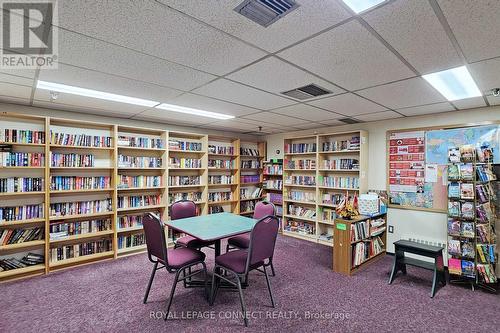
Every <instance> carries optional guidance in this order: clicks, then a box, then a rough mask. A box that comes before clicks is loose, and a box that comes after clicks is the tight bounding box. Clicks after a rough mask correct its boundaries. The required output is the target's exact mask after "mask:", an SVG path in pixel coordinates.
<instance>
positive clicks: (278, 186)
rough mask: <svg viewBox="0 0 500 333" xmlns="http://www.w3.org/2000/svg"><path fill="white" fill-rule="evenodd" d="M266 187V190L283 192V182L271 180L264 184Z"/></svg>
mask: <svg viewBox="0 0 500 333" xmlns="http://www.w3.org/2000/svg"><path fill="white" fill-rule="evenodd" d="M264 186H265V188H266V189H273V190H282V189H283V180H281V179H280V180H276V179H269V180H266V181H265V182H264Z"/></svg>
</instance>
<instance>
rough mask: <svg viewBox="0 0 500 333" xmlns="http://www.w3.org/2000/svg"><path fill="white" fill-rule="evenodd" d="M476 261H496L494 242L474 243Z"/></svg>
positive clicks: (489, 262) (491, 262) (487, 262)
mask: <svg viewBox="0 0 500 333" xmlns="http://www.w3.org/2000/svg"><path fill="white" fill-rule="evenodd" d="M476 250H477V254H478V259H479V260H478V261H479V262H481V263H483V264H494V263H496V244H476Z"/></svg>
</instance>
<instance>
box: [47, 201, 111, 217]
mask: <svg viewBox="0 0 500 333" xmlns="http://www.w3.org/2000/svg"><path fill="white" fill-rule="evenodd" d="M112 209H113V207H112V199H111V198H108V199H101V200H91V201H75V202H59V203H51V204H50V216H71V215H82V214H94V213H104V212H109V211H111V210H112Z"/></svg>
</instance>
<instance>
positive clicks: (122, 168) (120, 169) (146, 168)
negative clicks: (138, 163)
mask: <svg viewBox="0 0 500 333" xmlns="http://www.w3.org/2000/svg"><path fill="white" fill-rule="evenodd" d="M127 170H142V171H145V170H166V168H149V167H145V168H137V167H135V168H128V167H127V168H124V167H119V168H118V171H127Z"/></svg>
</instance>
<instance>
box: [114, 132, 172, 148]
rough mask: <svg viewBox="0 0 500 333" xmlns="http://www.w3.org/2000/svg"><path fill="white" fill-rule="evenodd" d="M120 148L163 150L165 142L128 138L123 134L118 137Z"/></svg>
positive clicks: (152, 139)
mask: <svg viewBox="0 0 500 333" xmlns="http://www.w3.org/2000/svg"><path fill="white" fill-rule="evenodd" d="M118 147H132V148H154V149H162V148H163V140H162V139H160V138H148V137H140V136H127V135H123V134H121V135H118Z"/></svg>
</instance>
